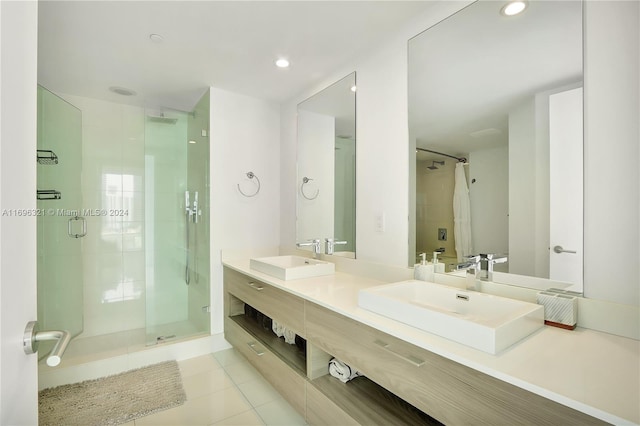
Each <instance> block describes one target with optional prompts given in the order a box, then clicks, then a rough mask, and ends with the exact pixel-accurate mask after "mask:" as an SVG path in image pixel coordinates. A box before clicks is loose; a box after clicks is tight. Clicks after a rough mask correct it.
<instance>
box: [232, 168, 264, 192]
mask: <svg viewBox="0 0 640 426" xmlns="http://www.w3.org/2000/svg"><path fill="white" fill-rule="evenodd" d="M247 177H248V178H249V179H252V180H253V178H256V182H258V188H257V189H256V192H254V193H253V194H245V193H244V192H243V191H242V189H241V188H240V184H237V185H238V191H240V193H241V194H242V195H244V196H245V197H255V196H256V195H258V192H260V179H258V176H256V175H255V173H253V172H247Z"/></svg>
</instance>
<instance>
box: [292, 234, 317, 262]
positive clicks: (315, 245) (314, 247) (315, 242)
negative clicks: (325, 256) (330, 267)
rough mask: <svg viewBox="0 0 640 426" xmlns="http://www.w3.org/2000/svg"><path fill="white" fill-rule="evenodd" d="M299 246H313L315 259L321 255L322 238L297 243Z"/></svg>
mask: <svg viewBox="0 0 640 426" xmlns="http://www.w3.org/2000/svg"><path fill="white" fill-rule="evenodd" d="M296 246H297V247H313V257H314V259H317V258H318V256H319V255H320V240H319V239H314V240H309V241H307V242H305V243H296Z"/></svg>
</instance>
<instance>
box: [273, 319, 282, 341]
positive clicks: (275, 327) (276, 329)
mask: <svg viewBox="0 0 640 426" xmlns="http://www.w3.org/2000/svg"><path fill="white" fill-rule="evenodd" d="M271 329H272V330H273V332H274V333H275V335H276V336H278V337H282V336H284V326H283V325H282V324H280V323H278V322H277V321H275V320H274V321H273V322H272V323H271Z"/></svg>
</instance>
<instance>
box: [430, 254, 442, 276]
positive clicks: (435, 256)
mask: <svg viewBox="0 0 640 426" xmlns="http://www.w3.org/2000/svg"><path fill="white" fill-rule="evenodd" d="M439 254H440V252H439V251H434V252H433V259H432V261H431V263H433V271H434V272H437V273H439V274H444V263H441V262H438V255H439Z"/></svg>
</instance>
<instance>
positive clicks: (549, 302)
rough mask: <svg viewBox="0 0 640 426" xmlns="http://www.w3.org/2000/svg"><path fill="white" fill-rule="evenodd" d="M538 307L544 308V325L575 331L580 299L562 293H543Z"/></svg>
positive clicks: (538, 299)
mask: <svg viewBox="0 0 640 426" xmlns="http://www.w3.org/2000/svg"><path fill="white" fill-rule="evenodd" d="M537 302H538V305H542V306H544V323H545V324H547V325H552V326H554V327H560V328H566V329H568V330H573V329H574V328H576V324H577V323H578V298H577V297H575V296H570V295H567V294H561V293H552V292H549V291H541V292H539V293H538V295H537Z"/></svg>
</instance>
